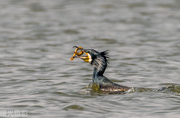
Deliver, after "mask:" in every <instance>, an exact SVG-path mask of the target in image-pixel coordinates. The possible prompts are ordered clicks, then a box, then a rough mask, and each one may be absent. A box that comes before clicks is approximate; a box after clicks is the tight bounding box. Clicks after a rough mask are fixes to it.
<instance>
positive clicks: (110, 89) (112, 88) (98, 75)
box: [76, 46, 131, 94]
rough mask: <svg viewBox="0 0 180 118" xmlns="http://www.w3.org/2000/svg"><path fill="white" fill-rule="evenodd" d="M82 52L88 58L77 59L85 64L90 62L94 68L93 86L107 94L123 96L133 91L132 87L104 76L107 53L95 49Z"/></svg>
mask: <svg viewBox="0 0 180 118" xmlns="http://www.w3.org/2000/svg"><path fill="white" fill-rule="evenodd" d="M76 47H77V46H76ZM80 50H82V51H83V52H84V53H85V54H86V56H77V57H78V58H81V59H83V60H84V61H85V62H89V63H90V64H91V65H92V66H93V68H94V71H93V77H92V80H93V81H92V82H93V84H97V85H98V86H99V90H100V91H102V92H104V93H107V94H111V93H112V94H116V93H117V94H122V93H125V92H126V91H128V90H129V89H131V88H130V87H127V86H122V85H119V84H116V83H114V82H112V81H110V80H109V79H108V78H107V77H105V76H104V75H103V74H104V72H105V70H106V67H107V64H108V61H107V59H108V56H107V54H108V52H107V51H103V52H98V51H96V50H94V49H80Z"/></svg>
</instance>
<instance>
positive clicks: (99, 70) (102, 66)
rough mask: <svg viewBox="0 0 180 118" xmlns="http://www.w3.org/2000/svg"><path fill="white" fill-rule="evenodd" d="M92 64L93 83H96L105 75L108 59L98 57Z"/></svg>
mask: <svg viewBox="0 0 180 118" xmlns="http://www.w3.org/2000/svg"><path fill="white" fill-rule="evenodd" d="M91 64H92V66H93V67H94V72H93V83H94V82H95V83H96V82H97V81H98V78H99V77H100V76H103V74H104V72H105V70H106V67H107V61H106V60H105V59H104V58H97V59H95V60H94V61H93V62H92V63H91Z"/></svg>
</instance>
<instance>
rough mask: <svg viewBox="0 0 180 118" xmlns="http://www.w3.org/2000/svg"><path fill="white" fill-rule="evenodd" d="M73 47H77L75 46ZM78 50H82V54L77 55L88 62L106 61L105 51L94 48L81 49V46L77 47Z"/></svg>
mask: <svg viewBox="0 0 180 118" xmlns="http://www.w3.org/2000/svg"><path fill="white" fill-rule="evenodd" d="M74 47H76V48H78V47H77V46H74ZM79 50H81V51H83V52H84V54H83V55H81V56H77V57H78V58H80V59H82V60H84V61H85V62H88V63H90V64H93V63H94V64H95V63H107V58H108V56H107V54H108V52H107V51H103V52H98V51H96V50H94V49H81V48H79Z"/></svg>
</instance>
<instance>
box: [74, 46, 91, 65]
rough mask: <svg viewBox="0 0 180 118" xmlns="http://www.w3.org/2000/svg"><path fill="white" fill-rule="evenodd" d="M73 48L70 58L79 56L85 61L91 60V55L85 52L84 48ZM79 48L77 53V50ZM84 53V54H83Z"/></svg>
mask: <svg viewBox="0 0 180 118" xmlns="http://www.w3.org/2000/svg"><path fill="white" fill-rule="evenodd" d="M73 48H76V50H75V52H74V55H73V56H72V57H71V60H73V59H74V58H80V59H82V60H84V61H85V62H91V61H92V59H91V55H90V54H89V53H86V49H83V48H82V47H78V46H74V47H73ZM78 50H80V52H79V53H78V52H77V51H78ZM83 54H84V55H83Z"/></svg>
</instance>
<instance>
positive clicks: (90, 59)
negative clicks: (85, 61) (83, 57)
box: [88, 53, 92, 63]
mask: <svg viewBox="0 0 180 118" xmlns="http://www.w3.org/2000/svg"><path fill="white" fill-rule="evenodd" d="M88 57H89V63H91V61H92V58H91V55H90V54H89V53H88Z"/></svg>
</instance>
